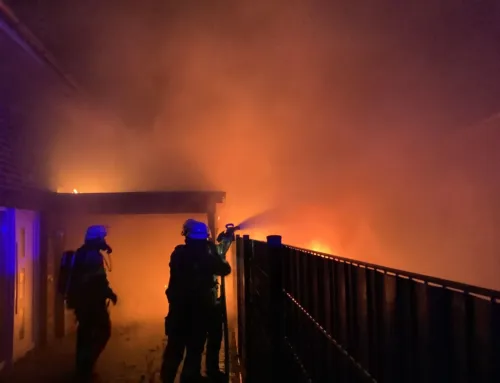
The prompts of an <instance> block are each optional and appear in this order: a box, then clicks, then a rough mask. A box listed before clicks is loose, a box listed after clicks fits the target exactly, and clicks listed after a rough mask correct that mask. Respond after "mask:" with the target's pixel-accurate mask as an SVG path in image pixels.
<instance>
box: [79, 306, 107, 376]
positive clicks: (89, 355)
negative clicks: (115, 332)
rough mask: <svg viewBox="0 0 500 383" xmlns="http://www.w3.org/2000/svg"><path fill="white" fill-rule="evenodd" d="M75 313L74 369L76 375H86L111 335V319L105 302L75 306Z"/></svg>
mask: <svg viewBox="0 0 500 383" xmlns="http://www.w3.org/2000/svg"><path fill="white" fill-rule="evenodd" d="M75 314H76V319H77V321H78V329H77V334H76V370H77V373H78V375H80V376H82V377H87V376H90V375H91V374H92V370H93V368H94V365H95V363H96V362H97V359H98V358H99V356H100V355H101V353H102V351H103V350H104V348H105V347H106V344H107V343H108V340H109V338H110V336H111V320H110V318H109V313H108V309H107V306H106V303H105V302H99V303H94V304H86V305H84V306H80V307H77V308H76V309H75Z"/></svg>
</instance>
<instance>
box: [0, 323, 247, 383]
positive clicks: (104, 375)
mask: <svg viewBox="0 0 500 383" xmlns="http://www.w3.org/2000/svg"><path fill="white" fill-rule="evenodd" d="M163 329H164V327H163V322H159V323H156V322H154V323H153V322H149V323H144V322H140V323H130V324H127V325H121V326H117V325H115V326H114V327H113V333H112V336H111V339H110V341H109V343H108V346H107V347H106V350H105V351H104V352H103V354H102V355H101V357H100V359H99V361H98V363H97V366H96V375H97V376H96V379H95V381H96V382H99V383H115V382H116V383H118V382H134V383H138V382H149V383H154V382H160V378H159V374H160V366H161V357H162V353H163V349H164V347H165V344H166V338H165V336H164V333H163ZM74 352H75V336H74V335H70V336H67V337H65V338H64V339H59V340H56V341H55V342H53V343H52V344H51V345H50V346H48V347H45V348H43V349H40V350H35V351H33V352H31V353H30V354H28V355H27V356H26V357H24V358H23V359H21V360H20V361H18V362H17V363H15V364H14V366H13V367H12V368H11V369H9V371H8V372H6V373H3V374H0V383H32V382H33V383H44V382H47V383H49V382H50V383H68V382H74V381H75V378H74ZM232 359H233V360H234V358H232ZM223 360H224V355H223V351H221V369H223V368H224V364H223ZM203 365H204V362H203ZM202 373H204V371H202ZM231 376H232V378H231V383H233V382H239V374H237V373H233V374H231Z"/></svg>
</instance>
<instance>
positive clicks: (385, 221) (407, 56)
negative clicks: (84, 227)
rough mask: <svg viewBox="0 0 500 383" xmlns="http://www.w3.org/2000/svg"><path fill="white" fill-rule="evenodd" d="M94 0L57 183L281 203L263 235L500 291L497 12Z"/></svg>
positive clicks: (74, 57)
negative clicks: (81, 94) (80, 88)
mask: <svg viewBox="0 0 500 383" xmlns="http://www.w3.org/2000/svg"><path fill="white" fill-rule="evenodd" d="M82 3H85V4H79V6H78V7H76V8H74V9H73V10H71V9H70V8H69V6H67V7H66V8H67V9H66V8H64V7H63V8H64V9H63V10H61V11H60V12H61V13H60V15H61V14H63V13H64V14H63V16H61V17H64V18H66V19H68V18H69V19H71V22H69V21H68V22H66V23H65V24H64V25H65V26H64V28H66V29H65V32H63V31H59V35H61V34H63V33H67V35H68V36H72V39H71V44H70V42H69V39H68V42H67V44H66V45H67V46H66V47H65V49H61V50H60V52H59V55H60V57H61V59H62V60H63V61H64V63H65V65H66V67H67V68H69V69H70V71H71V72H72V73H74V76H75V77H76V78H77V79H79V80H80V82H81V83H82V84H84V86H85V87H86V90H87V91H88V94H89V95H90V96H91V100H92V102H91V103H85V104H84V106H82V105H83V104H82V103H81V102H66V103H65V104H64V105H63V106H62V107H61V111H60V115H59V116H58V119H57V126H58V129H59V133H58V138H57V148H56V149H55V150H54V152H53V156H52V161H51V168H52V175H53V177H54V184H53V187H54V188H61V190H67V191H68V190H69V191H70V190H72V189H73V188H77V189H78V190H79V191H81V192H92V191H97V192H104V191H123V190H182V189H201V190H213V189H218V190H224V191H226V192H227V193H228V198H227V207H226V209H227V215H228V217H229V219H230V220H231V221H232V222H234V223H238V222H241V221H243V220H244V219H246V218H247V217H249V216H252V215H254V214H256V213H258V212H260V211H263V210H266V209H269V208H277V209H281V210H282V211H286V220H285V219H284V218H283V216H281V217H280V218H279V219H269V220H268V221H269V222H266V224H265V225H264V226H263V227H261V228H255V231H254V232H253V235H265V234H274V233H281V234H282V235H283V237H284V239H283V240H284V242H286V243H291V244H295V245H299V246H304V247H309V246H323V247H324V248H328V250H329V251H331V252H335V253H338V254H339V255H342V256H345V257H351V258H356V259H360V260H366V261H369V262H374V263H379V264H382V265H387V266H392V267H397V268H402V269H407V270H411V271H414V272H421V273H427V274H432V275H435V276H440V277H445V278H451V279H456V280H460V281H464V282H469V283H474V284H479V285H483V286H489V287H494V288H500V285H499V284H498V283H499V282H498V278H497V274H498V270H499V267H500V258H499V248H500V240H499V239H497V238H500V237H499V236H498V235H496V233H498V229H499V226H500V225H499V224H500V219H499V213H500V211H499V204H498V202H497V197H496V196H497V195H498V191H499V175H498V171H497V164H498V159H499V157H498V156H499V154H497V152H498V151H497V148H498V143H499V138H500V137H499V132H498V128H497V127H498V125H499V124H500V121H498V122H497V120H493V121H490V122H488V123H480V124H478V123H477V121H480V120H482V119H483V118H484V117H485V116H488V115H491V114H492V113H494V112H495V109H496V108H498V107H499V106H500V105H499V104H500V92H499V91H498V89H500V87H498V82H499V81H500V79H499V77H498V74H497V73H499V71H498V70H499V69H500V68H499V63H500V57H499V56H500V51H499V50H498V49H497V48H496V47H497V41H498V37H500V36H499V27H498V24H499V23H495V22H494V20H495V17H498V5H496V3H495V2H493V1H490V2H481V3H477V2H475V3H474V4H473V5H472V4H471V5H466V4H464V3H461V5H460V6H459V5H457V4H450V5H449V6H442V7H439V6H438V4H437V3H436V2H430V1H429V2H425V1H424V2H413V3H403V2H397V1H389V0H387V1H382V2H377V5H376V6H375V5H368V4H367V3H366V2H360V1H345V2H339V1H335V2H327V1H286V2H283V1H272V0H266V1H238V2H234V1H213V2H206V1H194V0H193V1H183V2H173V1H170V2H159V1H142V2H124V1H121V2H119V5H118V3H117V2H114V1H109V2H106V4H107V5H103V4H102V3H103V2H94V1H90V2H82ZM97 4H99V5H98V6H97ZM72 6H73V5H72ZM443 7H444V8H443ZM446 7H448V8H449V9H448V8H446ZM448 11H449V12H448ZM61 28H63V27H61ZM56 53H57V52H56Z"/></svg>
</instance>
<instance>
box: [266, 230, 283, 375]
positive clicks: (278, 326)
mask: <svg viewBox="0 0 500 383" xmlns="http://www.w3.org/2000/svg"><path fill="white" fill-rule="evenodd" d="M267 249H268V261H269V273H270V274H269V288H270V291H269V298H270V300H269V304H270V307H269V314H270V318H269V327H270V328H269V330H270V333H269V334H270V341H271V355H272V369H271V373H272V377H271V378H272V379H271V381H272V382H278V381H279V380H280V379H281V378H282V377H283V373H284V369H283V367H284V366H283V344H284V328H283V320H284V317H283V315H284V299H283V245H282V243H281V236H279V235H270V236H268V237H267Z"/></svg>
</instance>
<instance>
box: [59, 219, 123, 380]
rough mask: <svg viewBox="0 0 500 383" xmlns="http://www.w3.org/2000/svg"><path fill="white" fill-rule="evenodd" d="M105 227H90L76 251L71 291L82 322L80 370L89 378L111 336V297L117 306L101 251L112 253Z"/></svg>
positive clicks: (78, 347) (78, 350)
mask: <svg viewBox="0 0 500 383" xmlns="http://www.w3.org/2000/svg"><path fill="white" fill-rule="evenodd" d="M106 236H107V231H106V228H105V227H104V226H97V225H96V226H90V227H89V228H88V229H87V232H86V234H85V242H84V244H83V245H82V246H81V247H80V248H79V249H78V250H77V251H76V252H75V258H74V259H75V263H74V272H73V276H72V281H71V286H70V288H69V292H68V301H70V302H71V305H70V307H71V308H73V309H74V311H75V316H76V320H77V322H78V329H77V340H76V371H77V375H78V376H79V377H80V378H83V379H84V380H86V379H87V378H90V377H91V376H92V371H93V368H94V365H95V363H96V362H97V359H98V358H99V355H100V354H101V353H102V351H103V350H104V348H105V347H106V344H107V343H108V340H109V338H110V336H111V321H110V317H109V312H108V307H107V301H108V299H109V300H111V301H112V302H113V304H115V305H116V302H117V299H118V298H117V296H116V294H115V293H114V292H113V290H112V289H111V288H110V286H109V282H108V279H107V275H106V269H105V267H104V257H103V255H102V253H101V251H106V252H107V253H108V254H110V253H111V251H112V250H111V247H110V246H109V245H108V244H107V243H106Z"/></svg>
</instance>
